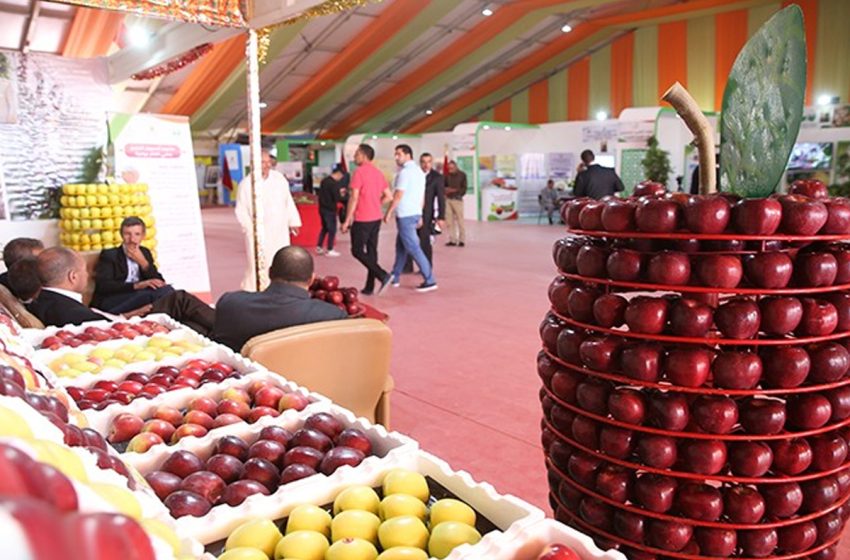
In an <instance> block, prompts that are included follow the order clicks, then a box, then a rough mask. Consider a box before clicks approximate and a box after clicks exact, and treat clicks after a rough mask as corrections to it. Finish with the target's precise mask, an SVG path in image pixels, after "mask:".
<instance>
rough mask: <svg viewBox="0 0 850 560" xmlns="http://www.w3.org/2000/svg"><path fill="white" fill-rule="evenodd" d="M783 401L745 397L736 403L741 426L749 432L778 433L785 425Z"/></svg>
mask: <svg viewBox="0 0 850 560" xmlns="http://www.w3.org/2000/svg"><path fill="white" fill-rule="evenodd" d="M786 414H787V413H786V410H785V403H784V402H783V401H780V400H776V399H747V400H745V401H743V402H742V403H740V404H739V405H738V416H739V419H740V422H741V426H743V427H744V430H746V431H747V432H749V433H751V434H766V435H771V434H778V433H780V432H782V430H783V428H784V427H785V420H786Z"/></svg>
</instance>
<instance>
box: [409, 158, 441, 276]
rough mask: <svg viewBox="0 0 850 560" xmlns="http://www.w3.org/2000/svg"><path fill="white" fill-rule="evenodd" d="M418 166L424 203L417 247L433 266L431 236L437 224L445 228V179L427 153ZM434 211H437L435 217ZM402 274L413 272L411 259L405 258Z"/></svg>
mask: <svg viewBox="0 0 850 560" xmlns="http://www.w3.org/2000/svg"><path fill="white" fill-rule="evenodd" d="M419 166H420V167H421V168H422V172H423V173H425V202H424V204H423V206H422V225H421V226H419V228H418V229H417V230H416V233H417V234H419V245H420V247H422V252H423V253H425V256H426V257H427V258H428V262H429V263H431V265H432V266H433V264H434V257H433V253H434V250H433V247H432V246H431V236H432V235H434V233H435V230H434V226H435V225H437V224H439V226H440V230H441V231H442V229H443V228H444V227H446V178H445V176H444V175H443V174H442V173H438V172H437V170H436V169H434V158H433V157H432V156H431V154H429V153H428V152H425V153H423V154H422V155H421V156H419ZM434 210H436V211H437V215H436V217H435V216H434ZM404 272H405V273H409V272H413V258H411V257H408V258H407V264H405V266H404Z"/></svg>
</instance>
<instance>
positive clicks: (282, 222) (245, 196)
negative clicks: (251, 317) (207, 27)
mask: <svg viewBox="0 0 850 560" xmlns="http://www.w3.org/2000/svg"><path fill="white" fill-rule="evenodd" d="M272 167H273V161H272V155H271V154H270V153H269V152H268V150H263V164H262V168H261V170H262V173H263V176H262V178H261V179H260V180H258V181H257V189H258V191H257V204H258V206H259V210H260V212H259V216H258V217H259V224H258V228H257V229H258V230H259V233H260V242H261V245H260V250H261V254H262V257H263V259H264V261H265V264H264V266H263V267H262V271H261V273H260V282H261V286H260V289H261V290H262V289H265V288H266V286H268V284H269V278H268V270H267V269H268V265H269V263H271V259H272V257H273V256H274V255H275V253H277V252H278V250H279V249H282V248H283V247H288V246H289V244H290V241H289V236H290V234H291V235H293V236H295V235H298V229H299V228H300V227H301V216H300V214H298V208H296V206H295V201H294V200H293V199H292V194H291V193H290V192H289V182H288V181H287V180H286V177H284V176H283V173H281V172H279V171H275V170H273V169H272ZM252 203H253V200H252V196H251V176H250V175H248V176H247V177H245V178H244V179H243V180H242V182H241V183H239V191H238V192H237V193H236V219H237V220H238V221H239V225H241V226H242V233H243V234H244V235H245V246H246V247H247V250H248V269H247V270H246V271H245V276H244V278H243V279H242V289H243V290H246V291H251V292H253V291H256V290H257V280H256V274H255V270H256V267H255V266H254V223H253V217H252V212H251V204H252Z"/></svg>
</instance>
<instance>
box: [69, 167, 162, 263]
mask: <svg viewBox="0 0 850 560" xmlns="http://www.w3.org/2000/svg"><path fill="white" fill-rule="evenodd" d="M147 193H148V186H147V185H144V184H128V185H116V184H111V183H104V184H90V185H77V184H68V185H64V186H63V187H62V196H61V197H60V199H59V204H60V209H59V218H60V219H59V230H60V233H59V241H60V243H61V244H62V245H63V246H65V247H69V248H71V249H74V250H75V251H100V250H102V249H109V248H110V247H115V246H117V245H120V244H121V231H120V229H121V221H122V220H123V219H124V218H127V217H129V216H136V217H138V218H141V220H142V221H143V222H144V223H145V226H146V228H147V231H146V236H145V240H144V241H143V242H142V245H144V246H145V247H147V248H148V249H150V250H151V251H152V252H153V253H154V255H156V228H155V227H154V225H155V224H154V218H153V214H152V212H153V210H152V208H151V204H150V198H149V196H148V194H147Z"/></svg>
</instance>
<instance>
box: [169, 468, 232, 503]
mask: <svg viewBox="0 0 850 560" xmlns="http://www.w3.org/2000/svg"><path fill="white" fill-rule="evenodd" d="M224 487H225V482H224V480H222V478H221V477H220V476H218V475H217V474H215V473H212V472H209V471H198V472H195V473H192V474H190V475H189V476H187V477H186V478H184V479H183V481H182V482H181V483H180V490H185V491H187V492H193V493H195V494H197V495H199V496H201V497H202V498H204V499H205V500H206V501H208V502H209V503H210V504H213V505H215V504H216V503H218V500H219V498H221V494H222V493H223V492H224Z"/></svg>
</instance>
